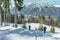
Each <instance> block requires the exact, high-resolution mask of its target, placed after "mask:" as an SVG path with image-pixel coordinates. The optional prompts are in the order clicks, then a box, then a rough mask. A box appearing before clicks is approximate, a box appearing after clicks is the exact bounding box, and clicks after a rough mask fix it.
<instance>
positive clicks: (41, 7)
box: [11, 2, 60, 18]
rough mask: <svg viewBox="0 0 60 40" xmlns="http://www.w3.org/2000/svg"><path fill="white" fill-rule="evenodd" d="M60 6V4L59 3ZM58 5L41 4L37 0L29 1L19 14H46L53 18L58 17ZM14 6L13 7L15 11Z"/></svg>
mask: <svg viewBox="0 0 60 40" xmlns="http://www.w3.org/2000/svg"><path fill="white" fill-rule="evenodd" d="M58 6H59V5H58ZM58 6H56V5H50V4H39V3H36V2H32V3H27V4H26V5H24V6H23V9H22V10H21V11H19V12H18V14H23V15H27V16H29V15H31V16H37V15H45V16H49V15H50V16H51V17H53V18H57V17H58V16H60V7H58ZM13 10H14V8H12V10H11V11H12V13H13Z"/></svg>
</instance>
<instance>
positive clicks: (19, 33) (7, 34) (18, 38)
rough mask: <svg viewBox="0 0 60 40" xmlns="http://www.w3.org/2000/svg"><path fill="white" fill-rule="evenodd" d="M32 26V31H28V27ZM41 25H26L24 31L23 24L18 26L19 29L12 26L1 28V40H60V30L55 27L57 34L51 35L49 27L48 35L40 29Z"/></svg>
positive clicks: (48, 27)
mask: <svg viewBox="0 0 60 40" xmlns="http://www.w3.org/2000/svg"><path fill="white" fill-rule="evenodd" d="M29 25H31V29H32V30H30V31H29V30H28V26H29ZM39 25H40V23H26V26H27V28H26V29H23V28H22V24H18V27H17V28H14V27H12V24H11V25H10V26H0V40H60V28H57V27H55V29H56V30H55V31H56V33H50V32H49V31H50V28H51V26H48V25H44V24H41V25H43V27H44V26H46V27H47V33H45V34H44V33H43V31H39V30H35V28H37V29H38V27H39Z"/></svg>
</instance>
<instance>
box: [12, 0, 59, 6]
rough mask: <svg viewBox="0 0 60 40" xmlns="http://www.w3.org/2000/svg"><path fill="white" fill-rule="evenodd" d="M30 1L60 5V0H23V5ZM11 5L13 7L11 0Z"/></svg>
mask: <svg viewBox="0 0 60 40" xmlns="http://www.w3.org/2000/svg"><path fill="white" fill-rule="evenodd" d="M31 2H37V3H44V4H45V3H48V4H53V5H60V0H24V1H23V5H25V4H27V3H31ZM11 3H12V6H13V7H14V2H13V0H11Z"/></svg>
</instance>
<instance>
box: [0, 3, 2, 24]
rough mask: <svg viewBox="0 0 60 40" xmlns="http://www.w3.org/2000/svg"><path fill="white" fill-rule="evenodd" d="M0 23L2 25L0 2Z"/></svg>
mask: <svg viewBox="0 0 60 40" xmlns="http://www.w3.org/2000/svg"><path fill="white" fill-rule="evenodd" d="M0 25H2V18H1V3H0Z"/></svg>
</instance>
